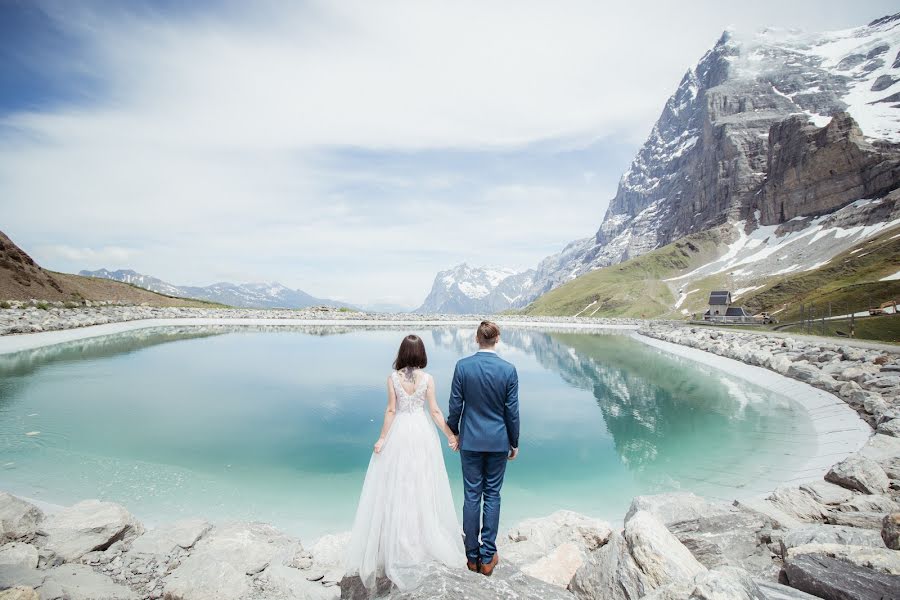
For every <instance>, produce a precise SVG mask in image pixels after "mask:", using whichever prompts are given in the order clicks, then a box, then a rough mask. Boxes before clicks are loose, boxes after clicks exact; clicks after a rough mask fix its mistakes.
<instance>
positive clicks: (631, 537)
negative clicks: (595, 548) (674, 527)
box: [625, 511, 706, 588]
mask: <svg viewBox="0 0 900 600" xmlns="http://www.w3.org/2000/svg"><path fill="white" fill-rule="evenodd" d="M625 540H626V541H627V542H628V551H629V553H630V554H631V556H632V558H633V559H634V562H635V563H636V564H637V565H638V567H639V568H640V570H641V571H642V572H643V573H644V575H646V576H647V580H648V581H649V582H650V586H651V587H653V588H657V587H660V586H663V585H666V584H669V583H672V582H674V581H686V580H689V579H691V578H692V577H694V576H695V575H697V574H699V573H702V572H704V571H706V567H704V566H703V565H702V564H700V562H699V561H697V559H696V558H694V556H693V555H692V554H691V552H690V550H688V549H687V548H686V547H685V546H684V544H682V543H681V542H679V541H678V539H677V538H676V537H675V536H674V535H672V533H670V532H669V530H668V529H666V526H665V525H663V523H662V522H661V521H660V520H659V519H657V518H656V517H654V516H653V515H652V514H651V513H649V512H647V511H638V512H637V513H635V514H634V515H632V517H631V518H630V519H629V520H628V521H627V522H626V524H625Z"/></svg>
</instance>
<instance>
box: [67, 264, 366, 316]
mask: <svg viewBox="0 0 900 600" xmlns="http://www.w3.org/2000/svg"><path fill="white" fill-rule="evenodd" d="M78 274H79V275H85V276H88V277H101V278H104V279H114V280H116V281H124V282H125V283H130V284H132V285H136V286H138V287H142V288H145V289H148V290H152V291H154V292H159V293H161V294H167V295H169V296H177V297H180V298H196V299H198V300H209V301H210V302H219V303H221V304H227V305H229V306H237V307H241V308H306V307H308V306H334V307H347V308H352V307H351V306H350V305H349V304H345V303H343V302H337V301H334V300H326V299H322V298H316V297H314V296H311V295H309V294H307V293H306V292H304V291H303V290H292V289H290V288H288V287H285V286H283V285H281V284H280V283H277V282H272V283H227V282H222V283H214V284H213V285H208V286H204V287H198V286H177V285H172V284H171V283H167V282H165V281H163V280H161V279H157V278H156V277H150V276H147V275H142V274H140V273H137V272H135V271H132V270H130V269H121V270H118V271H109V270H107V269H99V270H97V271H81V272H80V273H78Z"/></svg>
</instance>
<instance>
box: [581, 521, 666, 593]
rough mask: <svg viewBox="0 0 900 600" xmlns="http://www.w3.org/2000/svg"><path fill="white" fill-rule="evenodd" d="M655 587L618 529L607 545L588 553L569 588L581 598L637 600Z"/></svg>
mask: <svg viewBox="0 0 900 600" xmlns="http://www.w3.org/2000/svg"><path fill="white" fill-rule="evenodd" d="M651 589H652V586H651V584H650V581H649V580H648V579H647V577H646V575H644V573H643V572H642V571H641V570H640V568H639V567H638V565H637V563H635V562H634V559H633V558H632V557H631V554H630V553H629V551H628V543H627V542H626V541H625V538H624V537H622V535H620V534H619V533H617V532H613V533H612V535H611V536H610V538H609V542H607V544H606V545H605V546H603V547H602V548H600V549H599V550H596V551H595V552H592V553H590V554H589V555H588V557H587V559H586V560H585V563H584V564H583V565H582V566H581V567H580V568H579V569H578V570H577V571H576V572H575V575H574V577H572V581H571V582H570V583H569V591H570V592H572V593H573V594H575V597H576V598H578V599H579V600H593V599H594V598H604V599H607V598H608V599H609V600H636V599H637V598H641V597H642V596H644V595H645V594H646V593H647V592H649V591H650V590H651Z"/></svg>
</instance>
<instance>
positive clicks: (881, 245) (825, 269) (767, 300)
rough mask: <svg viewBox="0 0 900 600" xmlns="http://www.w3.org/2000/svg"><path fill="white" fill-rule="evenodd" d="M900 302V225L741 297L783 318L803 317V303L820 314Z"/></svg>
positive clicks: (747, 303)
mask: <svg viewBox="0 0 900 600" xmlns="http://www.w3.org/2000/svg"><path fill="white" fill-rule="evenodd" d="M893 299H897V300H900V228H897V227H894V228H891V229H889V230H888V231H886V232H884V233H882V234H881V235H878V236H876V237H873V238H872V239H869V240H866V241H864V242H862V243H860V244H857V245H856V246H854V247H852V248H850V249H849V250H847V251H845V252H842V253H840V254H838V255H837V256H835V257H834V258H832V259H831V260H830V261H828V263H827V264H825V265H823V266H821V267H819V268H818V269H814V270H811V271H807V272H804V273H799V274H797V275H793V276H786V277H783V278H777V279H774V280H770V283H768V284H767V285H765V286H764V287H763V288H762V289H760V290H757V291H756V292H755V293H754V294H753V295H749V296H747V298H746V299H744V300H743V301H742V304H744V305H745V306H746V307H747V308H748V309H749V310H750V311H751V312H759V311H768V312H772V313H775V314H776V316H777V317H778V319H779V320H780V321H781V322H782V323H784V322H790V321H796V320H799V319H800V306H801V305H805V306H806V307H807V310H808V307H809V306H810V305H811V306H812V307H813V308H812V310H813V314H814V315H815V316H817V317H822V316H827V313H828V305H829V304H831V314H832V315H842V314H849V313H851V312H861V311H865V310H867V309H868V308H869V307H871V306H877V305H878V304H880V303H882V302H886V301H888V300H893Z"/></svg>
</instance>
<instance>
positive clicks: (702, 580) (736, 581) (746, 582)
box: [644, 567, 763, 600]
mask: <svg viewBox="0 0 900 600" xmlns="http://www.w3.org/2000/svg"><path fill="white" fill-rule="evenodd" d="M644 598H645V600H684V599H685V598H690V599H691V600H721V599H724V598H727V599H728V600H762V598H763V593H762V591H761V590H760V589H759V587H758V586H757V585H756V582H755V581H753V578H752V577H751V576H750V574H749V573H748V572H747V571H744V570H743V569H740V568H737V567H719V568H717V569H714V570H711V571H707V572H705V573H700V574H699V575H697V576H695V577H694V578H693V579H691V580H690V581H684V582H677V583H670V584H669V585H667V586H665V587H661V588H659V589H657V590H654V591H653V592H651V593H650V594H647V595H646V596H644Z"/></svg>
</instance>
